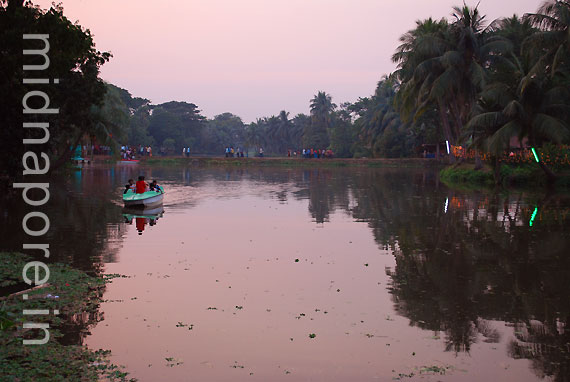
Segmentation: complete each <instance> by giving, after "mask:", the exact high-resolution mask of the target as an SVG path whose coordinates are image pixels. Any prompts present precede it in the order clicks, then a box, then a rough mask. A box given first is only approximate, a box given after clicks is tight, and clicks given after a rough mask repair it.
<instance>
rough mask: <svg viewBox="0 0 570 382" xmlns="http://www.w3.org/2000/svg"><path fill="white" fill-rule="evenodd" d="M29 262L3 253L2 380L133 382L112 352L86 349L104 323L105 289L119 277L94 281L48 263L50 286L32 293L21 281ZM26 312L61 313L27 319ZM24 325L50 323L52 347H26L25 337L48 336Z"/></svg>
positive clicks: (0, 289) (21, 256)
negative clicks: (113, 360) (85, 342)
mask: <svg viewBox="0 0 570 382" xmlns="http://www.w3.org/2000/svg"><path fill="white" fill-rule="evenodd" d="M31 260H32V259H31V258H30V257H29V256H26V255H24V254H21V253H7V252H0V280H2V282H1V283H0V375H2V376H3V377H5V378H7V379H6V380H10V381H19V382H35V381H42V382H56V381H57V382H59V381H93V382H98V381H116V382H134V381H135V380H134V379H130V378H128V373H126V372H124V371H122V370H121V368H120V367H118V366H116V365H113V364H111V363H110V361H109V360H108V357H109V355H110V352H109V351H105V350H100V349H99V350H91V349H89V348H87V347H86V346H83V345H82V342H83V338H84V336H85V335H86V334H87V333H88V330H89V328H90V327H92V326H94V325H96V324H97V322H98V321H100V320H101V318H100V317H99V312H98V310H99V303H100V302H101V296H102V294H103V289H104V286H105V284H106V283H107V282H109V281H110V280H111V279H112V278H114V277H116V275H107V276H99V277H93V276H89V275H87V274H86V273H84V272H82V271H79V270H77V269H73V268H71V267H69V266H67V265H63V264H50V267H49V269H50V276H49V283H47V284H43V285H41V286H38V287H35V288H31V287H30V286H28V285H27V284H24V283H23V282H22V281H21V280H22V269H23V268H24V265H25V264H26V263H27V262H28V261H31ZM30 273H31V271H30ZM23 296H25V297H26V299H25V300H24V299H23V298H22V297H23ZM24 309H41V310H44V309H45V310H49V311H50V312H53V311H54V310H55V311H58V312H59V313H58V314H57V315H53V314H48V315H45V314H42V315H37V314H36V315H31V316H30V315H26V316H25V315H24V314H23V312H24ZM25 322H33V323H41V324H49V336H50V337H49V340H48V342H47V343H45V344H43V345H28V346H25V345H23V344H22V339H23V338H37V336H39V337H43V335H44V334H42V331H37V330H36V331H34V330H33V329H26V330H24V329H22V328H23V325H24V323H25ZM3 380H4V379H3Z"/></svg>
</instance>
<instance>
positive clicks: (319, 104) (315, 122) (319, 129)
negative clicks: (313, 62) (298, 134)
mask: <svg viewBox="0 0 570 382" xmlns="http://www.w3.org/2000/svg"><path fill="white" fill-rule="evenodd" d="M335 109H336V105H335V104H334V103H333V102H332V97H331V96H330V94H327V93H326V92H323V91H319V92H318V93H317V94H316V95H315V96H314V97H313V99H311V123H310V125H309V126H308V127H307V128H306V129H305V132H304V134H303V143H304V144H305V145H308V146H312V147H315V148H326V147H328V145H329V136H328V129H329V128H331V127H332V119H333V118H332V117H333V114H332V113H333V111H334V110H335Z"/></svg>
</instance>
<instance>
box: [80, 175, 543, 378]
mask: <svg viewBox="0 0 570 382" xmlns="http://www.w3.org/2000/svg"><path fill="white" fill-rule="evenodd" d="M300 174H301V173H300ZM300 174H298V175H300ZM281 175H283V173H281ZM337 176H338V175H337ZM184 178H185V176H183V177H182V179H181V180H180V181H179V182H184V180H183V179H184ZM269 178H271V175H270V174H265V175H264V176H260V177H257V176H252V174H251V173H250V174H245V173H241V175H240V174H236V173H229V174H228V173H226V172H220V173H219V174H217V175H216V174H215V173H208V171H204V172H199V173H198V174H197V175H196V176H195V177H194V179H195V181H194V183H193V184H192V185H191V186H181V185H180V183H177V182H176V181H174V180H166V181H165V182H164V183H163V184H165V188H166V189H167V198H166V199H165V200H166V202H165V209H166V213H165V215H164V218H162V219H160V221H159V222H158V223H157V224H156V225H155V226H153V227H148V226H147V228H146V230H145V233H144V235H142V236H138V235H137V234H136V230H135V227H130V228H131V229H129V230H128V232H127V234H126V236H125V237H124V240H123V242H122V248H121V249H120V250H119V252H118V253H117V258H116V261H117V262H114V263H108V264H106V265H105V268H106V269H105V272H107V273H119V274H125V275H128V276H130V278H124V279H117V280H115V281H114V282H113V283H112V284H111V285H109V287H108V288H107V292H106V294H105V296H104V298H105V299H106V300H109V301H115V302H108V303H105V304H103V305H102V310H103V311H104V312H105V321H103V322H102V323H100V324H99V325H98V326H97V327H95V329H94V330H92V333H93V334H92V336H90V337H89V338H88V339H87V343H88V344H89V345H90V346H92V347H95V348H99V347H101V348H110V349H111V350H112V351H113V354H114V357H115V358H114V361H116V362H117V363H119V364H124V365H126V366H127V370H129V371H131V372H133V373H134V376H135V377H137V378H139V379H140V380H141V382H144V381H155V380H160V379H161V378H162V379H167V380H169V381H186V380H187V378H188V375H192V377H193V378H195V379H197V380H204V381H234V380H242V379H245V378H248V379H251V380H258V381H267V380H271V381H281V380H284V381H285V380H291V378H294V380H307V379H309V380H326V381H347V380H350V381H361V380H362V381H363V380H370V379H377V380H392V378H393V377H394V376H397V375H398V373H406V374H408V373H411V372H415V373H417V372H418V369H419V368H421V367H422V366H433V365H437V366H442V367H445V366H450V367H452V368H450V369H448V370H447V372H446V375H438V376H437V378H438V380H447V381H455V380H456V377H461V380H465V381H480V380H521V381H534V380H538V379H537V378H536V377H535V376H533V374H532V372H531V370H530V369H529V363H528V361H526V360H515V359H513V358H510V357H509V356H508V352H507V347H508V344H509V342H510V341H512V340H513V338H514V336H513V328H510V327H507V326H506V325H505V323H504V322H501V321H493V320H489V321H485V325H486V326H487V327H488V331H489V332H491V331H495V332H496V333H498V335H497V336H495V337H494V338H495V339H496V340H497V341H498V342H494V343H491V342H485V341H483V340H484V338H480V339H479V341H478V342H477V343H475V344H474V345H473V346H472V348H471V352H470V353H469V354H466V353H460V354H457V355H456V354H455V353H454V352H443V348H444V347H445V344H444V341H445V334H444V333H439V332H431V331H424V330H421V329H420V328H418V327H413V326H410V320H409V318H406V317H401V316H399V315H397V314H396V313H395V311H394V307H393V306H394V303H395V301H394V300H393V298H394V297H393V295H391V294H390V293H388V290H387V288H388V287H389V286H390V282H391V278H390V276H389V273H390V272H387V271H386V270H389V269H394V267H395V266H396V261H395V258H394V257H393V256H392V255H391V254H392V253H391V251H388V250H381V249H379V248H378V244H377V243H376V242H375V240H374V236H373V235H372V233H371V230H370V227H369V224H370V220H372V218H370V219H368V221H361V222H355V219H354V218H353V217H352V216H351V215H350V214H347V213H345V211H343V210H341V209H337V210H334V209H333V210H331V211H330V216H329V219H328V220H327V221H326V223H325V224H323V225H316V224H315V220H314V218H313V217H312V216H311V215H310V213H309V211H308V203H309V199H308V197H303V198H295V197H292V196H293V195H295V194H298V191H299V189H301V186H300V184H299V183H298V182H296V181H291V182H286V181H283V182H274V183H272V182H268V179H269ZM298 179H302V176H301V177H300V178H298ZM311 179H312V180H313V181H314V180H315V178H314V173H311V172H310V171H309V172H308V173H307V179H306V180H307V181H310V180H311ZM320 179H323V180H324V179H331V177H325V176H321V177H320ZM264 180H265V181H264ZM313 185H314V186H317V184H316V183H314V182H313ZM306 186H309V187H310V182H309V183H308V184H306ZM337 191H338V190H337ZM283 193H285V194H286V195H287V196H288V197H287V198H286V203H283V201H282V200H280V196H282V195H283ZM309 193H310V192H309ZM348 195H349V197H348V199H349V202H348V203H347V205H349V206H351V208H352V207H354V206H355V205H356V204H357V203H358V200H357V198H356V197H355V196H354V195H353V193H352V192H349V193H348ZM440 196H441V197H442V198H441V203H443V200H444V199H443V195H440ZM360 197H362V195H360ZM187 198H189V199H192V202H190V203H184V202H183V200H184V199H187ZM397 199H399V198H397V197H394V198H393V200H392V201H394V202H395V201H396V200H397ZM316 200H323V199H322V198H320V199H319V198H317V199H316ZM407 200H413V198H407ZM468 201H469V200H468ZM469 202H470V201H469ZM385 203H388V201H385ZM457 203H458V202H457ZM457 203H456V207H455V208H457V206H458V205H459V204H457ZM437 204H438V206H441V205H442V204H440V201H438V202H437ZM439 208H441V207H439ZM461 208H467V204H466V203H465V200H464V201H463V202H462V204H461ZM169 212H170V213H169ZM456 212H457V210H456ZM317 228H318V229H317ZM395 250H396V251H399V248H398V245H397V244H396V245H395ZM296 259H299V261H298V262H296V261H295V260H296ZM119 300H120V301H122V302H116V301H119ZM402 303H405V301H402ZM237 307H242V308H239V309H238V308H237ZM208 308H215V309H208ZM325 312H326V313H325ZM301 314H303V315H301ZM179 322H181V323H183V324H186V325H190V324H192V325H193V329H192V330H188V327H184V326H183V327H177V326H176V325H177V324H178V323H179ZM310 333H315V334H316V338H315V339H310V338H309V334H310ZM291 339H293V340H291ZM168 357H172V358H174V359H175V360H177V361H182V362H183V364H182V365H178V366H174V367H168V366H167V362H166V361H165V358H168ZM149 365H151V366H149ZM235 365H239V366H244V368H243V369H241V367H238V368H234V367H232V366H235ZM483 365H484V367H483ZM392 370H394V371H392ZM286 371H288V372H290V373H291V375H288V374H286ZM250 373H253V375H250Z"/></svg>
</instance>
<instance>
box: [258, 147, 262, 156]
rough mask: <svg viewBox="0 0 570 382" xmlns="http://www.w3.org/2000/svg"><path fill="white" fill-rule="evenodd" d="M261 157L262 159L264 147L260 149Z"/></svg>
mask: <svg viewBox="0 0 570 382" xmlns="http://www.w3.org/2000/svg"><path fill="white" fill-rule="evenodd" d="M259 156H260V157H263V147H260V148H259Z"/></svg>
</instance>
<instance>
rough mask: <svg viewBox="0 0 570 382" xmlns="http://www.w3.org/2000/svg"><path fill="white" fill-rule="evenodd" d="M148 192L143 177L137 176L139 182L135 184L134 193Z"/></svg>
mask: <svg viewBox="0 0 570 382" xmlns="http://www.w3.org/2000/svg"><path fill="white" fill-rule="evenodd" d="M147 191H148V183H147V182H146V181H145V180H144V176H142V175H141V176H139V180H137V183H136V193H137V194H144V193H145V192H147Z"/></svg>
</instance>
